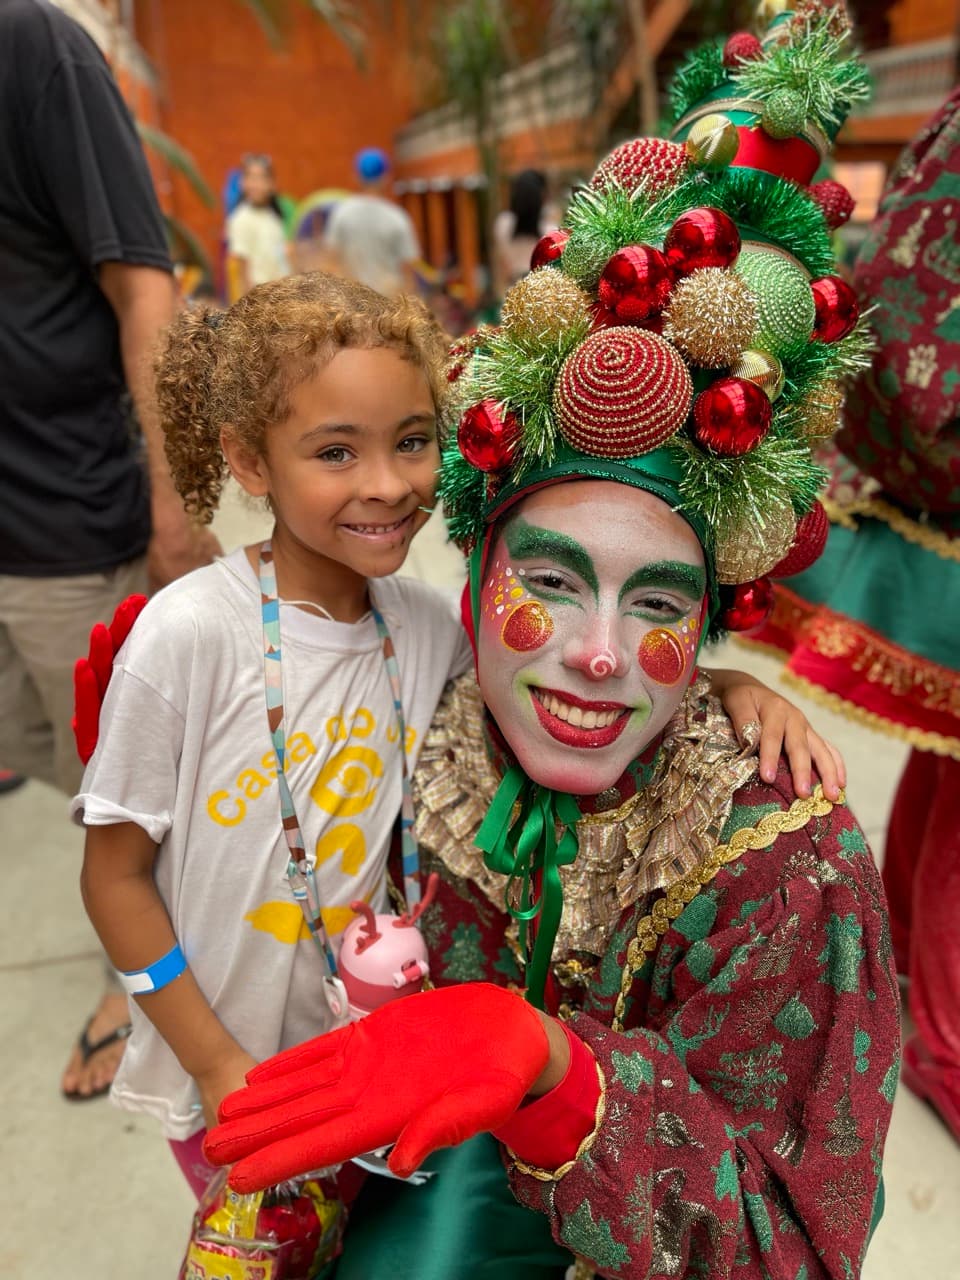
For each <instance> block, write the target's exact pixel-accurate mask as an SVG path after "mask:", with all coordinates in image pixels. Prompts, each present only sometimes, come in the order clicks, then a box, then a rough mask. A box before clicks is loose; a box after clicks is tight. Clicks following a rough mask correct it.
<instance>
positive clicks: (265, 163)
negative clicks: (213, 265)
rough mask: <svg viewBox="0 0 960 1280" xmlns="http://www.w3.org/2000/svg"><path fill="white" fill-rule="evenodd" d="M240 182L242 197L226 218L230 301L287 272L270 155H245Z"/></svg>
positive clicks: (283, 231)
mask: <svg viewBox="0 0 960 1280" xmlns="http://www.w3.org/2000/svg"><path fill="white" fill-rule="evenodd" d="M240 185H241V189H242V191H243V199H242V200H241V202H240V204H238V205H237V207H236V209H234V211H233V213H231V214H230V216H229V218H227V287H228V293H229V297H230V300H231V302H235V301H236V300H237V299H238V298H240V297H242V296H243V294H245V293H247V292H248V290H250V289H252V288H253V287H254V285H258V284H266V283H268V281H270V280H279V279H281V277H283V276H286V275H289V274H290V259H289V254H288V251H287V237H286V232H285V230H284V225H283V214H282V213H281V210H280V205H279V202H278V201H277V188H276V182H275V181H274V175H273V161H272V160H271V159H270V157H269V156H261V155H247V156H244V157H243V163H242V168H241V177H240Z"/></svg>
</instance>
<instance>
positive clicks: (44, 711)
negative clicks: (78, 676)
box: [0, 556, 147, 796]
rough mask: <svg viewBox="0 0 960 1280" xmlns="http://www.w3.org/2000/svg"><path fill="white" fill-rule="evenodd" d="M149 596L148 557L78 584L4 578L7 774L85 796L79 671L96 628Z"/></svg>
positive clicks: (0, 733)
mask: <svg viewBox="0 0 960 1280" xmlns="http://www.w3.org/2000/svg"><path fill="white" fill-rule="evenodd" d="M146 590H147V562H146V557H145V556H141V557H139V558H138V559H137V560H131V561H129V562H128V563H126V564H121V565H118V566H117V568H116V569H110V570H108V571H107V572H105V573H89V574H82V575H80V576H79V577H72V578H26V577H23V578H21V577H18V576H14V575H12V574H0V768H4V769H13V770H15V771H16V772H17V773H22V774H25V775H26V776H27V777H29V778H41V779H42V780H43V781H44V782H50V783H52V784H53V785H54V786H55V787H59V788H60V790H61V791H65V792H66V793H67V795H71V796H72V795H74V794H75V793H76V792H77V791H78V790H79V788H80V778H81V776H82V774H83V765H82V764H81V763H80V758H79V756H78V755H77V750H76V746H75V744H74V739H73V730H72V729H71V725H70V722H71V720H72V718H73V668H74V664H75V662H76V660H77V658H80V657H83V656H84V655H85V654H86V653H87V648H88V644H89V639H90V629H91V627H92V626H93V624H94V623H95V622H104V623H109V622H110V619H111V618H112V617H113V611H114V609H115V608H116V607H117V605H118V604H119V603H120V601H121V600H123V599H124V598H125V597H126V596H128V595H131V594H132V593H133V592H136V591H142V592H144V593H145V592H146Z"/></svg>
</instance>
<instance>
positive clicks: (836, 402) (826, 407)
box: [791, 378, 844, 440]
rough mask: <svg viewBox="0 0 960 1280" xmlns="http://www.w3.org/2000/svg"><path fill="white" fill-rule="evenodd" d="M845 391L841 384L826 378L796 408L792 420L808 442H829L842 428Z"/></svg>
mask: <svg viewBox="0 0 960 1280" xmlns="http://www.w3.org/2000/svg"><path fill="white" fill-rule="evenodd" d="M843 401H844V391H843V387H842V386H841V385H840V383H839V382H837V381H835V379H833V378H825V379H824V380H823V382H821V383H819V384H818V385H817V386H815V387H813V388H812V389H811V390H810V391H808V392H807V394H806V395H805V396H804V397H803V399H802V400H801V401H800V403H799V404H798V405H797V406H796V409H795V410H794V412H793V414H791V420H792V422H793V424H794V426H795V428H796V430H797V432H798V434H799V435H802V436H804V437H805V438H806V439H807V440H829V438H830V437H831V436H832V435H834V434H835V433H836V431H837V430H838V429H839V427H840V416H841V414H842V413H843Z"/></svg>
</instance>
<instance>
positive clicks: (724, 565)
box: [714, 494, 797, 585]
mask: <svg viewBox="0 0 960 1280" xmlns="http://www.w3.org/2000/svg"><path fill="white" fill-rule="evenodd" d="M796 533H797V520H796V517H795V516H794V514H793V504H792V503H791V501H790V499H789V498H788V497H782V496H778V495H776V494H767V495H765V498H764V508H763V524H762V525H761V524H760V522H759V519H758V517H757V516H756V515H754V514H753V513H752V512H749V511H739V512H738V513H736V514H733V513H729V512H728V513H726V514H724V515H723V516H721V517H720V519H719V520H718V522H717V526H716V530H715V550H714V563H715V565H716V570H717V581H718V582H722V583H727V584H730V585H733V584H736V583H738V582H752V581H753V579H754V578H762V577H763V575H764V574H765V573H769V571H770V570H771V569H772V568H773V567H774V565H777V564H779V563H780V561H781V560H782V559H783V557H784V556H785V555H786V554H787V552H788V551H789V550H790V548H791V547H792V546H793V540H794V538H795V537H796Z"/></svg>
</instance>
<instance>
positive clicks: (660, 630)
mask: <svg viewBox="0 0 960 1280" xmlns="http://www.w3.org/2000/svg"><path fill="white" fill-rule="evenodd" d="M637 660H638V662H639V663H640V667H641V669H642V670H643V671H645V672H646V673H647V675H648V676H649V677H650V678H651V679H652V680H656V682H657V684H665V685H671V684H676V683H677V681H678V680H679V679H680V677H681V676H682V675H683V672H684V669H685V667H686V665H687V655H686V654H685V653H684V646H683V644H681V642H680V640H679V639H678V638H677V637H676V636H675V635H674V633H673V632H672V631H668V630H667V629H666V628H665V627H656V628H655V629H654V630H653V631H648V632H647V634H646V635H645V636H644V637H643V639H642V640H641V641H640V647H639V649H638V650H637Z"/></svg>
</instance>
